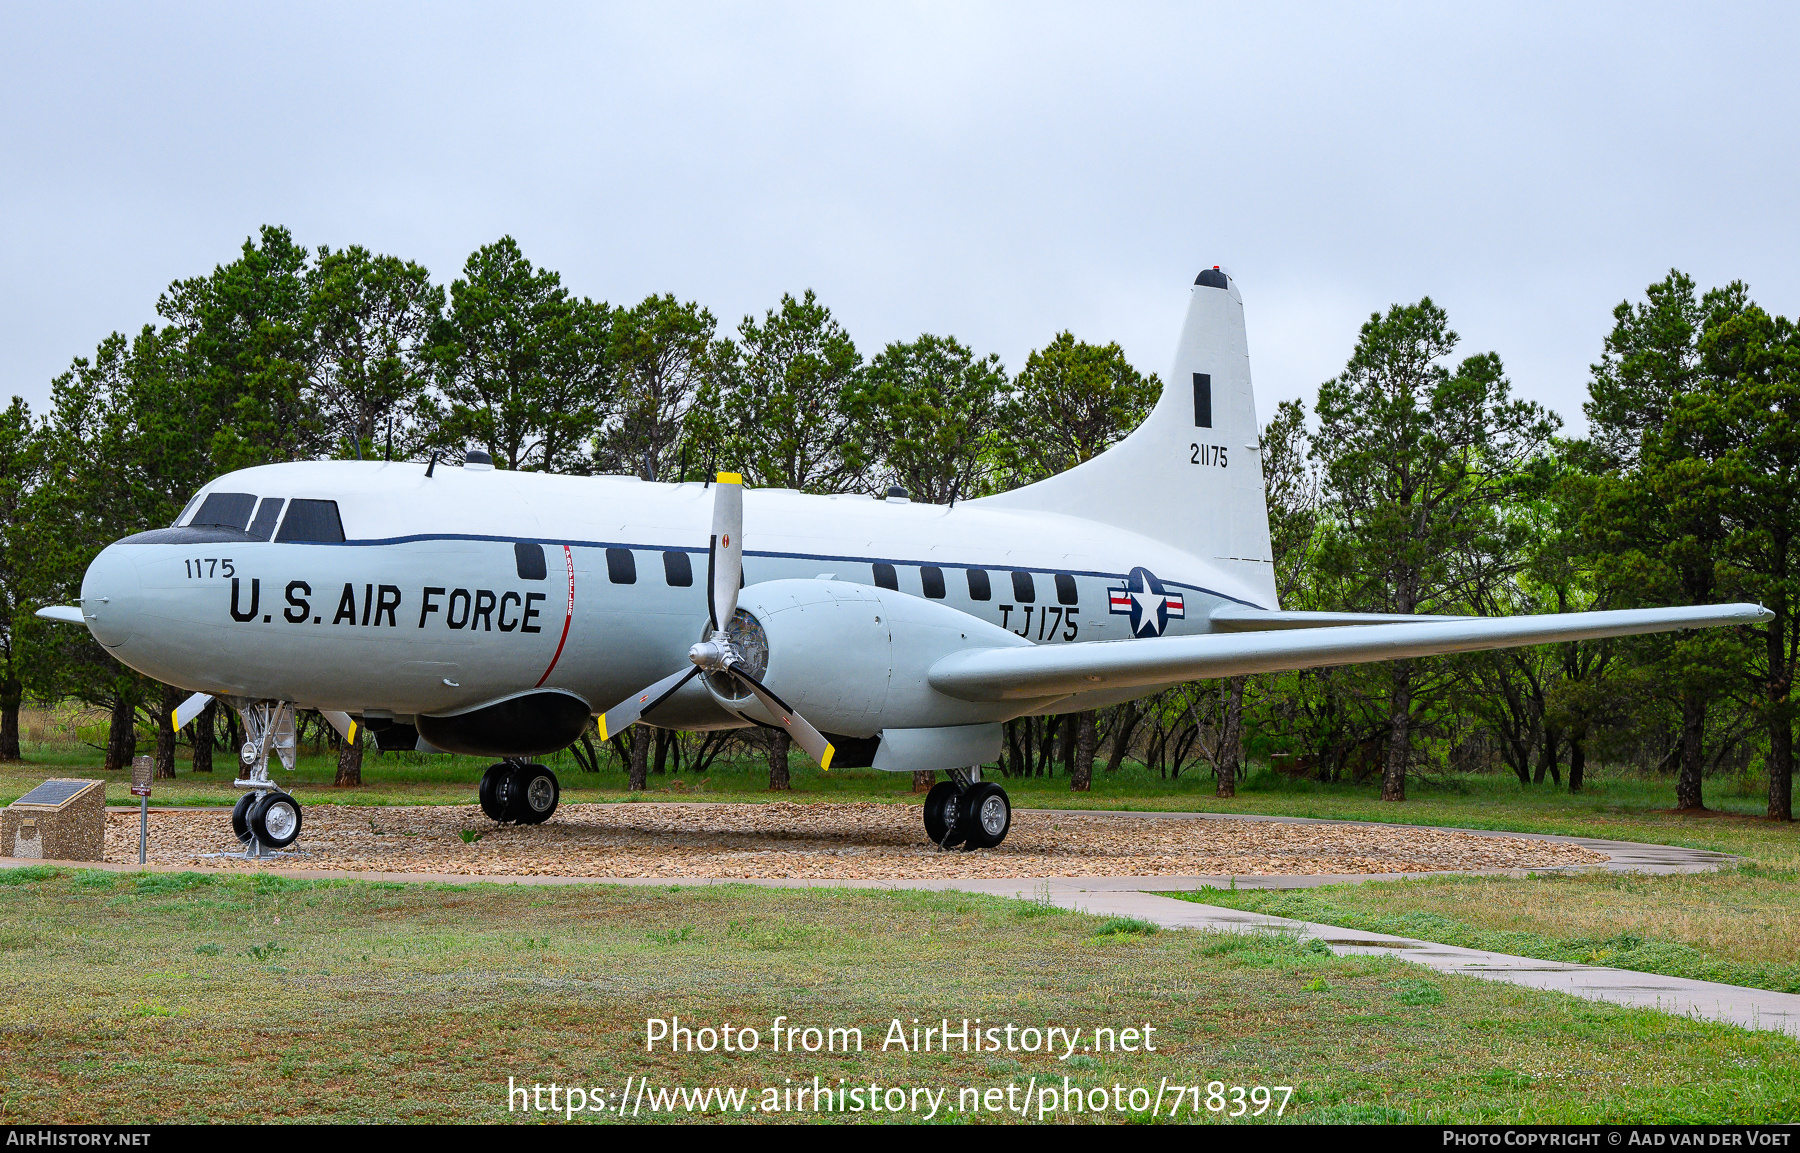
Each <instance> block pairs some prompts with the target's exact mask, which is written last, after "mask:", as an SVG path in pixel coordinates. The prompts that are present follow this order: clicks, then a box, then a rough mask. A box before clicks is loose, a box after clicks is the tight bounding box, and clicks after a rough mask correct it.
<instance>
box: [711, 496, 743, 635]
mask: <svg viewBox="0 0 1800 1153" xmlns="http://www.w3.org/2000/svg"><path fill="white" fill-rule="evenodd" d="M743 583H744V478H743V477H741V476H739V475H738V474H737V473H735V472H722V473H720V474H719V483H718V484H717V485H715V486H714V488H713V524H712V542H711V544H709V545H708V546H707V549H706V584H707V592H708V598H707V602H706V607H707V609H708V611H710V612H711V613H712V627H713V631H714V632H717V631H719V630H720V629H723V628H729V627H731V618H732V617H733V616H735V615H736V613H737V598H738V586H739V585H741V584H743Z"/></svg>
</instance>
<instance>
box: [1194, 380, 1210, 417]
mask: <svg viewBox="0 0 1800 1153" xmlns="http://www.w3.org/2000/svg"><path fill="white" fill-rule="evenodd" d="M1194 427H1195V428H1211V427H1212V373H1210V372H1196V373H1195V374H1194Z"/></svg>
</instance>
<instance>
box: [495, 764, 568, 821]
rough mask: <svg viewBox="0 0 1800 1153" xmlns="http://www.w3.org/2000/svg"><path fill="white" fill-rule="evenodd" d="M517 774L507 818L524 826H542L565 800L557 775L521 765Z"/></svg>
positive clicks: (516, 771) (515, 771)
mask: <svg viewBox="0 0 1800 1153" xmlns="http://www.w3.org/2000/svg"><path fill="white" fill-rule="evenodd" d="M513 773H514V776H513V787H512V796H511V797H510V801H511V803H510V805H509V806H508V810H507V815H508V816H510V817H511V818H512V819H513V820H515V821H517V822H518V823H519V824H521V825H541V824H543V823H544V822H545V821H547V820H549V819H550V817H551V815H552V814H554V813H555V812H556V803H557V802H558V801H559V800H561V799H562V786H561V785H559V784H558V783H557V781H556V774H555V773H553V772H551V771H550V770H549V769H547V768H545V767H544V766H543V765H520V766H519V767H518V768H517V769H515V770H513Z"/></svg>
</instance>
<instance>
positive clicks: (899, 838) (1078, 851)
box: [106, 803, 1606, 880]
mask: <svg viewBox="0 0 1800 1153" xmlns="http://www.w3.org/2000/svg"><path fill="white" fill-rule="evenodd" d="M464 831H469V832H473V833H479V834H480V839H479V840H477V841H474V842H473V843H466V842H465V841H464V840H463V838H462V835H461V834H462V833H463V832H464ZM137 842H138V817H137V814H135V813H109V814H108V815H107V828H106V859H107V860H108V861H118V862H135V861H136V860H137ZM294 850H295V851H294V852H292V853H291V854H284V855H283V856H280V857H277V858H275V859H274V860H272V861H270V862H267V863H268V864H270V865H275V866H277V867H286V868H301V869H344V870H369V871H381V872H396V873H450V874H461V875H468V876H481V875H510V876H533V875H536V876H570V877H672V878H673V877H741V878H745V879H767V878H782V877H803V878H817V879H841V880H900V879H932V878H946V879H948V878H1007V877H1126V876H1131V877H1143V876H1231V875H1236V876H1257V875H1269V874H1291V875H1320V874H1344V873H1413V872H1433V871H1441V870H1454V871H1470V870H1479V869H1551V868H1570V867H1582V866H1592V865H1598V864H1602V863H1604V862H1605V860H1606V858H1605V857H1604V856H1603V855H1601V854H1599V853H1595V852H1592V851H1590V850H1588V849H1584V848H1582V847H1580V846H1579V845H1573V844H1567V843H1563V842H1555V841H1535V840H1527V839H1524V838H1517V837H1490V836H1475V835H1472V834H1469V833H1458V832H1450V831H1445V830H1439V829H1428V828H1382V827H1372V826H1362V825H1324V824H1320V825H1287V824H1276V823H1271V822H1262V821H1235V820H1181V819H1164V820H1158V819H1153V818H1146V817H1133V816H1120V817H1111V816H1105V817H1099V816H1086V815H1079V816H1076V815H1064V814H1050V813H1015V814H1014V816H1013V827H1012V831H1011V833H1010V834H1009V835H1008V837H1007V839H1006V843H1005V844H1003V845H1001V846H1000V847H999V848H998V849H990V850H985V851H982V852H975V853H963V852H942V851H940V850H938V849H937V848H936V847H935V846H934V845H932V844H931V843H930V842H928V841H927V840H926V839H925V833H924V829H923V827H922V825H921V823H920V818H919V810H918V809H917V808H916V807H911V806H902V805H885V804H792V803H774V804H764V805H680V804H571V805H565V806H563V807H562V808H560V809H558V810H557V813H556V815H555V816H554V817H553V818H552V819H551V820H550V821H549V822H548V823H546V824H543V825H537V826H534V827H520V826H510V825H496V824H495V823H494V822H493V821H490V820H488V819H487V818H486V817H485V816H483V815H482V813H481V810H480V809H479V808H474V807H467V808H464V807H457V806H418V807H394V808H352V807H348V806H339V805H313V806H308V807H307V809H306V811H305V825H304V828H303V831H302V833H301V836H300V840H299V841H298V842H297V843H296V844H295V845H294ZM234 852H235V853H241V852H242V848H241V846H239V845H238V843H237V841H236V839H235V838H234V837H233V836H232V835H231V822H230V820H229V818H228V817H227V816H226V815H225V814H224V813H220V812H216V811H215V812H205V813H198V812H196V813H183V812H161V813H153V814H151V817H150V852H149V859H150V860H151V861H152V862H154V863H157V864H171V865H191V866H194V867H199V868H206V867H212V868H253V869H254V868H262V867H264V866H263V864H261V863H258V862H249V861H244V860H242V859H241V858H240V859H237V860H233V859H232V858H231V857H228V856H214V855H212V854H222V853H234Z"/></svg>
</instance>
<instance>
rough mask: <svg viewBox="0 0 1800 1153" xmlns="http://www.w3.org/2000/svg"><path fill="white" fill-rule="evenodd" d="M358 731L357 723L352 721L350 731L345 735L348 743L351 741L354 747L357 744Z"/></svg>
mask: <svg viewBox="0 0 1800 1153" xmlns="http://www.w3.org/2000/svg"><path fill="white" fill-rule="evenodd" d="M356 729H357V724H356V722H355V721H351V722H350V731H349V732H347V733H345V734H344V739H345V740H346V741H349V742H350V743H351V744H353V745H354V744H355V743H356Z"/></svg>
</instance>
